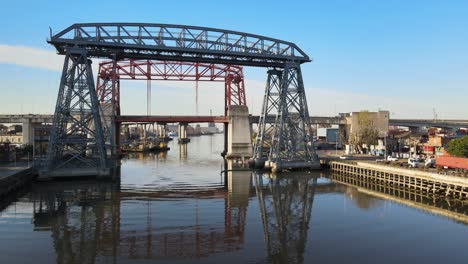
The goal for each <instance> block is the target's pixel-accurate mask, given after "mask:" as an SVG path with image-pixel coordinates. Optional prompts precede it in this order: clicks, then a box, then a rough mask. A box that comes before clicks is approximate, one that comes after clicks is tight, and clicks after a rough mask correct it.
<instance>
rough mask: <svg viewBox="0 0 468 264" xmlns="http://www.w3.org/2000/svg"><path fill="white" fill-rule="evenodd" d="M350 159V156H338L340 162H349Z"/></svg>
mask: <svg viewBox="0 0 468 264" xmlns="http://www.w3.org/2000/svg"><path fill="white" fill-rule="evenodd" d="M350 158H351V156H347V155H343V156H340V159H342V160H349V159H350Z"/></svg>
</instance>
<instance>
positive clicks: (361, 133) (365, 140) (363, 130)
mask: <svg viewBox="0 0 468 264" xmlns="http://www.w3.org/2000/svg"><path fill="white" fill-rule="evenodd" d="M354 114H357V115H358V117H357V121H358V124H359V130H358V132H357V133H353V135H351V136H350V139H349V141H350V143H351V144H353V145H354V147H355V150H357V151H358V152H361V153H362V151H363V150H362V145H363V144H367V145H376V144H377V140H378V138H379V131H378V130H377V128H376V127H375V125H374V121H373V120H372V118H371V117H370V114H369V111H361V112H359V113H354Z"/></svg>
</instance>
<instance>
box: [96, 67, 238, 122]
mask: <svg viewBox="0 0 468 264" xmlns="http://www.w3.org/2000/svg"><path fill="white" fill-rule="evenodd" d="M114 65H115V69H114ZM114 79H115V81H113V80H114ZM120 80H164V81H218V82H222V81H224V83H225V115H226V114H227V109H228V107H229V106H231V105H246V99H245V85H244V75H243V70H242V67H240V66H235V65H222V64H210V63H199V62H181V61H153V60H123V61H117V62H114V61H105V62H101V63H100V64H99V71H98V80H97V89H96V92H97V94H98V98H99V100H100V101H101V102H106V101H109V102H110V101H111V100H114V102H115V105H116V112H117V113H116V115H119V114H120ZM113 85H114V86H115V87H113Z"/></svg>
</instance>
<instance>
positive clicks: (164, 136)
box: [157, 123, 168, 140]
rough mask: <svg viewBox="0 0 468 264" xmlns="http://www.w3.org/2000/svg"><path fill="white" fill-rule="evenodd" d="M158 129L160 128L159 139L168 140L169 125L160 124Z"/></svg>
mask: <svg viewBox="0 0 468 264" xmlns="http://www.w3.org/2000/svg"><path fill="white" fill-rule="evenodd" d="M157 127H158V137H159V138H160V139H164V140H167V138H168V136H167V124H166V123H162V124H158V125H157Z"/></svg>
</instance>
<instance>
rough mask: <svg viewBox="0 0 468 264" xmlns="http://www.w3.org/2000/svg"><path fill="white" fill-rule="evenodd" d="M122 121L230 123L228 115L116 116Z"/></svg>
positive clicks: (118, 120) (117, 119)
mask: <svg viewBox="0 0 468 264" xmlns="http://www.w3.org/2000/svg"><path fill="white" fill-rule="evenodd" d="M116 121H117V122H121V123H144V122H148V123H228V118H227V117H226V116H138V115H125V116H118V117H116Z"/></svg>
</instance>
